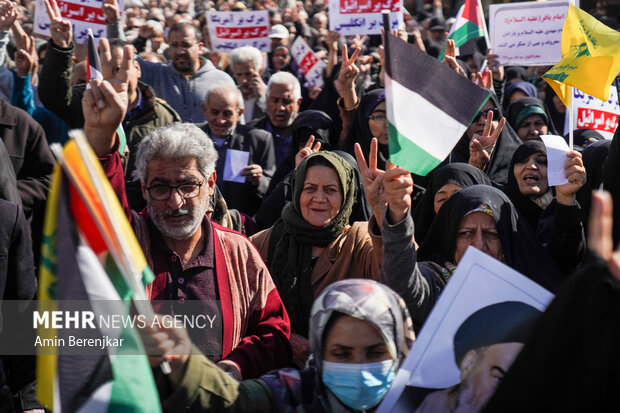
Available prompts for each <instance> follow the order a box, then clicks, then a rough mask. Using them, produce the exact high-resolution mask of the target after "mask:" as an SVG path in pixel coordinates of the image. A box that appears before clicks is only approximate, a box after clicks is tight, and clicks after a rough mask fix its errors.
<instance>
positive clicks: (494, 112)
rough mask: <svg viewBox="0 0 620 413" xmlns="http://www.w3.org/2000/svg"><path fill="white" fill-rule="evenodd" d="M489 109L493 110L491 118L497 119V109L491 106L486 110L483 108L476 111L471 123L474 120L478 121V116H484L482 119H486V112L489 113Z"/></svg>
mask: <svg viewBox="0 0 620 413" xmlns="http://www.w3.org/2000/svg"><path fill="white" fill-rule="evenodd" d="M489 111H491V112H493V119H495V120H498V119H499V109H498V108H491V109H487V110H483V111H480V112H478V114H477V115H476V117H475V118H474V120H472V123H474V122H478V119H480V116H482V117H484V119H485V120H486V119H487V113H489Z"/></svg>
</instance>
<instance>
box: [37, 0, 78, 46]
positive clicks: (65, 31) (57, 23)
mask: <svg viewBox="0 0 620 413" xmlns="http://www.w3.org/2000/svg"><path fill="white" fill-rule="evenodd" d="M43 1H44V2H45V8H46V10H47V15H48V16H49V18H50V33H51V35H52V42H54V44H55V45H56V46H59V47H63V48H67V47H69V46H70V45H71V39H72V37H73V26H72V25H71V22H69V21H68V20H64V19H63V18H62V15H61V14H60V9H59V8H58V3H56V0H43Z"/></svg>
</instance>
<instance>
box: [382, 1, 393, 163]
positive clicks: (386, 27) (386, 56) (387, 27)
mask: <svg viewBox="0 0 620 413" xmlns="http://www.w3.org/2000/svg"><path fill="white" fill-rule="evenodd" d="M381 15H382V17H383V64H384V65H385V68H384V70H385V76H388V73H392V70H391V67H390V48H389V46H388V44H389V42H388V36H390V35H391V33H392V25H391V24H390V11H389V10H386V9H383V10H381ZM383 87H384V88H385V92H386V101H385V110H386V111H389V110H390V109H389V108H388V100H387V93H388V92H387V89H388V87H387V82H386V83H385V84H384V85H383ZM386 115H387V112H386ZM388 134H389V133H388ZM389 144H390V143H389V139H388V148H389ZM389 152H390V151H389V149H388V153H389Z"/></svg>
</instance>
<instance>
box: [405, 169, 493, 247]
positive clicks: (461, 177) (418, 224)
mask: <svg viewBox="0 0 620 413" xmlns="http://www.w3.org/2000/svg"><path fill="white" fill-rule="evenodd" d="M448 182H452V183H453V184H456V185H458V186H460V187H461V188H466V187H468V186H472V185H476V184H482V185H491V180H490V179H489V177H488V176H487V175H486V174H485V173H484V172H482V171H481V170H480V169H478V168H476V167H475V166H471V165H469V164H466V163H460V162H457V163H451V164H447V165H444V166H442V167H440V168H438V169H437V170H436V171H435V172H433V175H432V177H431V179H430V181H429V183H428V186H427V187H426V192H425V193H424V196H423V197H422V199H420V201H419V203H418V205H417V206H416V208H415V209H414V210H413V212H412V217H413V222H414V225H415V240H416V242H417V243H418V245H419V244H422V242H423V241H424V238H425V237H426V234H427V233H428V229H429V228H430V226H431V224H432V223H433V220H434V219H435V206H434V204H435V194H436V193H437V191H439V190H440V189H441V188H442V187H443V186H444V185H445V184H447V183H448Z"/></svg>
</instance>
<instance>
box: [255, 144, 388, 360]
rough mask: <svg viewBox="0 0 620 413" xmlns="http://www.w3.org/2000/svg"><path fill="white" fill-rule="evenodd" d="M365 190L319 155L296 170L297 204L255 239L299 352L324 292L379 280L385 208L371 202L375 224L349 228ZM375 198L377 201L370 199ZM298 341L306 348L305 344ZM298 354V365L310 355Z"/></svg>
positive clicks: (333, 158)
mask: <svg viewBox="0 0 620 413" xmlns="http://www.w3.org/2000/svg"><path fill="white" fill-rule="evenodd" d="M377 184H379V182H377ZM377 186H378V185H374V187H377ZM374 187H373V188H372V189H370V191H373V190H375V188H374ZM360 190H362V188H358V187H357V185H356V184H355V179H354V173H353V169H352V168H351V166H350V165H349V164H348V163H347V162H346V161H345V160H344V159H343V158H342V157H340V156H339V155H337V154H335V153H332V152H326V151H321V152H316V153H314V154H312V155H310V156H308V157H306V158H304V159H303V160H302V161H301V163H300V164H299V166H298V167H297V169H296V171H295V179H294V184H293V201H292V202H291V203H289V204H287V205H286V206H285V207H284V209H283V211H282V217H281V219H280V220H278V221H277V222H276V223H275V224H274V226H273V227H271V228H270V229H267V230H265V231H262V232H259V233H258V234H256V235H254V236H253V237H252V238H251V240H252V242H253V243H254V245H255V246H256V247H257V249H258V251H259V253H260V254H261V256H262V258H263V260H265V263H266V264H267V267H268V268H269V271H270V272H271V276H272V278H273V280H274V282H275V284H276V286H277V287H278V291H279V293H280V296H281V297H282V301H283V302H284V305H285V307H286V310H287V312H288V313H289V317H290V319H291V327H292V330H293V331H294V332H295V333H296V334H297V336H296V337H295V338H292V339H291V341H292V343H293V347H294V349H295V347H297V346H296V345H295V344H296V342H295V341H296V338H297V339H299V338H303V337H307V336H308V320H309V314H310V308H311V306H312V302H313V300H314V299H315V297H317V296H318V295H319V294H320V293H321V291H323V290H324V289H325V287H327V286H328V285H330V284H332V283H334V282H336V281H339V280H342V279H345V278H371V279H374V280H379V277H380V265H381V257H382V256H381V246H382V243H381V236H380V229H379V227H378V225H377V222H379V223H380V222H381V219H382V217H383V215H382V214H383V208H381V207H380V206H377V205H376V204H377V203H375V204H374V205H373V202H370V204H371V207H372V209H373V217H372V218H371V220H370V221H369V222H356V223H354V224H353V225H352V226H351V225H349V216H350V214H351V211H352V209H353V204H354V200H355V193H356V191H360ZM367 193H368V191H367ZM370 198H375V197H374V196H371V195H370V194H369V199H370ZM377 198H378V197H377ZM378 214H381V215H378ZM300 336H301V337H300ZM298 341H299V344H301V346H300V347H305V346H304V345H303V344H304V343H303V340H298ZM296 353H297V354H296V355H297V356H298V357H295V360H296V361H298V364H301V363H303V361H305V360H304V357H303V356H302V353H305V352H304V351H301V353H300V352H297V351H296Z"/></svg>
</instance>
